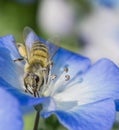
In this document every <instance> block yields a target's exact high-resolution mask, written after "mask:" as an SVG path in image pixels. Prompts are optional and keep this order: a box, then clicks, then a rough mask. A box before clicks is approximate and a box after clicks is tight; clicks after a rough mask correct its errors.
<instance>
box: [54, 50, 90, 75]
mask: <svg viewBox="0 0 119 130" xmlns="http://www.w3.org/2000/svg"><path fill="white" fill-rule="evenodd" d="M53 62H54V66H53V73H55V74H59V75H60V74H61V73H62V71H64V68H65V67H67V68H68V69H69V72H68V74H69V75H70V76H71V77H74V76H75V75H76V74H79V73H83V72H85V71H86V70H87V69H88V68H89V67H90V65H91V61H90V60H89V59H88V58H86V57H83V56H81V55H79V54H76V53H73V52H71V51H68V50H66V49H63V48H60V49H59V50H58V52H57V54H56V55H55V56H54V58H53Z"/></svg>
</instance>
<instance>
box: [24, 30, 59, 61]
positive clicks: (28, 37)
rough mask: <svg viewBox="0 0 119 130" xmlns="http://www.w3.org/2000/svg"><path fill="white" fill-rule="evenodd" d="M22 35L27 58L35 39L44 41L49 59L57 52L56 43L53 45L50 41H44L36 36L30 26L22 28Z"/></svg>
mask: <svg viewBox="0 0 119 130" xmlns="http://www.w3.org/2000/svg"><path fill="white" fill-rule="evenodd" d="M23 36H24V39H25V46H26V50H27V55H28V58H29V57H30V51H31V48H32V45H33V43H35V42H37V41H40V42H41V43H44V44H45V45H46V46H47V47H48V49H49V53H50V58H51V59H52V58H53V56H54V55H55V53H56V52H57V50H58V48H59V47H58V46H57V45H54V44H52V43H51V42H49V40H48V41H45V40H43V39H42V38H40V37H38V36H37V35H36V33H35V32H34V31H33V30H32V29H31V28H30V27H25V28H24V31H23ZM50 41H51V40H50ZM52 41H53V40H52Z"/></svg>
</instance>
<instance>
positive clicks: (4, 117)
mask: <svg viewBox="0 0 119 130" xmlns="http://www.w3.org/2000/svg"><path fill="white" fill-rule="evenodd" d="M22 129H23V119H22V114H21V110H20V105H19V103H18V101H17V100H16V99H15V98H14V97H13V96H12V95H10V94H9V93H8V92H7V91H5V90H4V89H2V88H0V130H22Z"/></svg>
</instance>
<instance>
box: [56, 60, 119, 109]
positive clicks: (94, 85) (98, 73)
mask: <svg viewBox="0 0 119 130" xmlns="http://www.w3.org/2000/svg"><path fill="white" fill-rule="evenodd" d="M81 78H82V82H80V81H79V82H78V81H77V82H76V83H75V84H73V85H70V86H68V87H67V88H66V90H64V91H63V92H61V93H59V94H56V95H54V100H56V102H73V101H77V102H78V104H79V105H82V104H88V103H92V102H96V101H99V100H103V99H105V98H112V99H114V100H116V99H119V69H118V67H117V66H116V65H115V64H114V63H112V62H111V61H109V60H108V59H102V60H99V61H98V62H97V63H95V64H94V65H93V66H92V67H90V68H89V70H88V71H87V72H86V73H84V75H82V77H81ZM62 109H63V108H62Z"/></svg>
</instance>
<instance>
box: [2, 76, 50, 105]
mask: <svg viewBox="0 0 119 130" xmlns="http://www.w3.org/2000/svg"><path fill="white" fill-rule="evenodd" d="M0 88H3V89H4V90H6V91H7V92H9V93H11V94H12V95H13V96H14V97H15V98H16V99H17V100H18V102H19V103H20V105H21V106H24V105H29V106H33V105H37V104H40V103H45V102H47V103H48V102H49V104H50V102H51V101H50V97H43V98H34V97H32V96H29V95H27V94H24V93H23V92H22V91H19V90H18V89H16V88H14V87H12V86H11V85H10V84H8V83H7V82H6V81H5V80H3V79H2V78H0Z"/></svg>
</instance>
